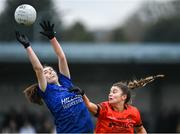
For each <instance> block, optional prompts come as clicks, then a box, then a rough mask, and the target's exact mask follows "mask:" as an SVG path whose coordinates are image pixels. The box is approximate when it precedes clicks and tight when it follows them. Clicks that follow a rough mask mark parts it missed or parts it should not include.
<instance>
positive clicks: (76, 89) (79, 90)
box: [70, 87, 85, 96]
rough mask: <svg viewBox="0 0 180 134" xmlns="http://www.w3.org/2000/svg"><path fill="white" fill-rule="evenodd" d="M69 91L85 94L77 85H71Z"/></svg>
mask: <svg viewBox="0 0 180 134" xmlns="http://www.w3.org/2000/svg"><path fill="white" fill-rule="evenodd" d="M70 92H74V93H76V94H78V95H82V96H83V95H84V94H85V92H84V90H83V89H81V88H79V87H71V88H70Z"/></svg>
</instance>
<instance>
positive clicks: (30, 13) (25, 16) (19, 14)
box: [14, 4, 36, 26]
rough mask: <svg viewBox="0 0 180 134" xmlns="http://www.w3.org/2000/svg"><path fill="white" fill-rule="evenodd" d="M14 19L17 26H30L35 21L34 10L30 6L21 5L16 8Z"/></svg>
mask: <svg viewBox="0 0 180 134" xmlns="http://www.w3.org/2000/svg"><path fill="white" fill-rule="evenodd" d="M14 18H15V20H16V22H17V23H19V24H23V25H26V26H29V25H32V24H33V23H34V22H35V20H36V10H35V9H34V7H32V6H31V5H28V4H22V5H20V6H18V7H17V8H16V10H15V12H14Z"/></svg>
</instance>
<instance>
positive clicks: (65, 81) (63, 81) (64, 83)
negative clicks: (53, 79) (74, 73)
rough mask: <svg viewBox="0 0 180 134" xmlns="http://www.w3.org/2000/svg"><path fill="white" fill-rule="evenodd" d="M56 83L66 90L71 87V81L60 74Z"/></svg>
mask: <svg viewBox="0 0 180 134" xmlns="http://www.w3.org/2000/svg"><path fill="white" fill-rule="evenodd" d="M58 81H59V83H60V84H61V85H62V86H64V87H66V88H71V87H73V83H72V80H71V79H69V78H68V77H66V76H65V75H63V74H61V73H59V74H58Z"/></svg>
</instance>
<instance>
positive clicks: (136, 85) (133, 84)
mask: <svg viewBox="0 0 180 134" xmlns="http://www.w3.org/2000/svg"><path fill="white" fill-rule="evenodd" d="M163 77H164V75H155V76H149V77H146V78H144V79H140V80H134V81H130V82H129V83H128V88H129V89H135V88H141V87H144V86H146V84H148V83H150V82H153V81H154V80H155V79H157V78H163Z"/></svg>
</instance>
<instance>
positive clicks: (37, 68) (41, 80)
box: [16, 32, 47, 91]
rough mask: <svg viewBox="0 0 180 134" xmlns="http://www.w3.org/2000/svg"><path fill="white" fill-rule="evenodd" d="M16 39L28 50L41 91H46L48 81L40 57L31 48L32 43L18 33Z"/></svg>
mask: <svg viewBox="0 0 180 134" xmlns="http://www.w3.org/2000/svg"><path fill="white" fill-rule="evenodd" d="M16 38H17V40H18V41H19V42H20V43H21V44H22V45H23V46H24V48H25V49H26V52H27V55H28V57H29V59H30V62H31V64H32V66H33V69H34V71H35V72H36V76H37V79H38V83H39V87H40V89H41V90H43V91H45V89H46V86H47V81H46V78H45V76H44V73H43V66H42V65H41V63H40V61H39V59H38V57H37V56H36V54H35V53H34V51H33V49H32V47H31V46H30V42H29V40H28V38H27V37H26V36H25V35H23V34H20V33H19V32H16Z"/></svg>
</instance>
